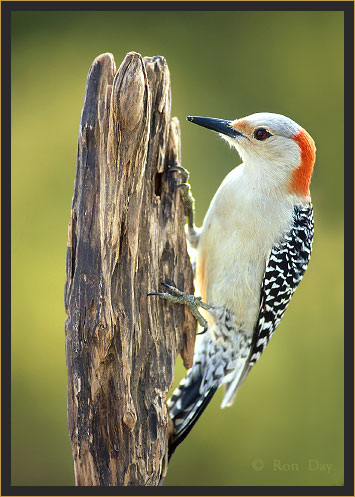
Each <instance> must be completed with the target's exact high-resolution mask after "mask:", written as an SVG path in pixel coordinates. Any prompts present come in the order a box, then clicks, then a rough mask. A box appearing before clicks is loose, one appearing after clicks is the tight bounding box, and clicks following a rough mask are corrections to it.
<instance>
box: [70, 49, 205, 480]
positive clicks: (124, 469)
mask: <svg viewBox="0 0 355 497" xmlns="http://www.w3.org/2000/svg"><path fill="white" fill-rule="evenodd" d="M170 95H171V93H170V79H169V70H168V67H167V64H166V62H165V60H164V58H163V57H152V58H150V57H145V58H142V57H141V56H140V55H139V54H137V53H129V54H127V56H126V57H125V59H124V61H123V63H122V64H121V66H120V68H119V70H118V71H117V72H116V68H115V63H114V59H113V56H112V55H111V54H103V55H100V56H99V57H97V58H96V59H95V61H94V62H93V64H92V66H91V69H90V72H89V75H88V79H87V85H86V92H85V100H84V106H83V110H82V115H81V123H80V129H79V143H78V157H77V171H76V178H75V185H74V196H73V201H72V210H71V217H70V222H69V233H68V248H67V264H66V283H65V308H66V312H67V315H68V317H67V320H66V324H65V330H66V354H67V370H68V423H69V435H70V439H71V443H72V449H73V457H74V468H75V479H76V484H77V485H149V486H154V485H158V484H159V482H160V480H161V479H162V478H163V477H164V475H165V474H166V469H167V449H168V437H169V433H170V431H171V425H169V415H168V411H167V408H166V404H165V399H166V395H167V393H168V391H169V389H170V387H171V384H172V381H173V376H174V366H175V360H176V356H177V354H178V353H179V352H180V353H181V354H182V356H183V359H184V363H185V366H186V367H190V366H191V363H192V354H193V342H194V334H195V330H196V322H195V320H194V318H193V316H192V315H191V314H190V311H189V310H188V309H186V308H185V307H183V306H181V305H175V306H174V305H171V304H170V303H168V302H166V301H163V300H161V299H158V298H156V297H148V296H147V293H148V292H149V291H154V290H158V289H160V288H161V287H160V282H162V281H167V282H170V283H172V284H175V285H176V286H177V287H178V288H180V289H184V290H185V291H186V292H188V293H193V276H192V269H191V264H190V260H189V257H188V254H187V250H186V240H185V233H184V213H183V205H182V201H181V196H180V192H179V191H175V189H174V188H175V186H176V184H177V182H178V180H179V178H178V176H177V175H178V173H176V172H169V166H171V165H173V164H176V163H179V162H180V134H179V123H178V120H177V119H176V118H173V119H171V118H170V107H171V96H170Z"/></svg>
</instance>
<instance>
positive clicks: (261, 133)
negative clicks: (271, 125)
mask: <svg viewBox="0 0 355 497" xmlns="http://www.w3.org/2000/svg"><path fill="white" fill-rule="evenodd" d="M269 136H271V133H269V132H268V130H267V129H264V128H258V129H256V130H255V131H254V138H256V139H257V140H266V138H269Z"/></svg>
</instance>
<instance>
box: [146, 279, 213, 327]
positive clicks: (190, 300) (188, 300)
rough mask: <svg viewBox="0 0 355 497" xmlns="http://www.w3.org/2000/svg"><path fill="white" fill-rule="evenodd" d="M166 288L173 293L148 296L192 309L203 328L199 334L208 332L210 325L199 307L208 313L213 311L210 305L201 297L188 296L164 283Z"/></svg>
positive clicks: (154, 293)
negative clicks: (155, 296)
mask: <svg viewBox="0 0 355 497" xmlns="http://www.w3.org/2000/svg"><path fill="white" fill-rule="evenodd" d="M162 285H164V286H165V287H166V288H168V289H169V290H170V292H171V293H164V292H151V293H148V295H158V296H159V297H161V298H163V299H166V300H168V301H169V302H172V303H173V304H185V305H187V306H189V307H190V309H191V311H192V314H193V315H194V316H195V318H196V320H197V321H198V322H199V324H200V325H201V326H202V328H203V331H202V332H201V333H198V335H201V334H203V333H205V332H206V331H207V328H208V323H207V321H206V319H205V318H204V317H203V316H202V314H201V313H200V311H199V310H198V308H199V307H201V308H202V309H205V310H206V311H208V310H211V309H213V307H212V306H211V305H209V304H206V303H205V302H202V300H201V297H195V296H194V295H188V294H186V293H184V292H182V291H181V290H179V289H178V288H176V287H174V286H172V285H168V284H167V283H162Z"/></svg>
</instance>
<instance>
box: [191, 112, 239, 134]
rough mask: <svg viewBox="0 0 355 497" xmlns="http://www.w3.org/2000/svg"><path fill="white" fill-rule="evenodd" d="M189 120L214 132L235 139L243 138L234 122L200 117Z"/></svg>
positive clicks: (192, 117)
mask: <svg viewBox="0 0 355 497" xmlns="http://www.w3.org/2000/svg"><path fill="white" fill-rule="evenodd" d="M187 120H188V121H191V122H192V123H195V124H198V125H199V126H203V127H204V128H208V129H212V131H217V133H222V134H223V135H227V136H230V137H231V138H235V137H236V136H243V135H242V133H239V131H237V130H236V129H235V128H233V126H232V121H226V120H225V119H216V118H214V117H199V116H187Z"/></svg>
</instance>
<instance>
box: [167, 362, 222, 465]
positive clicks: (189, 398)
mask: <svg viewBox="0 0 355 497" xmlns="http://www.w3.org/2000/svg"><path fill="white" fill-rule="evenodd" d="M203 383H204V377H203V374H202V371H201V364H200V363H195V364H194V365H193V367H192V368H191V369H190V370H189V371H188V373H187V375H186V377H185V378H184V379H183V380H182V381H181V383H180V385H179V386H178V388H177V389H176V390H175V391H174V393H173V395H172V397H171V398H170V399H169V401H168V408H169V414H170V417H171V419H172V421H173V423H174V426H175V434H174V437H173V439H172V441H171V442H170V445H169V459H170V457H171V456H172V454H173V453H174V451H175V449H176V447H177V446H178V445H179V444H180V443H181V442H182V441H183V440H184V439H185V437H186V436H187V435H188V434H189V433H190V431H191V429H192V428H193V426H194V424H195V423H196V421H197V420H198V419H199V417H200V416H201V414H202V413H203V411H204V409H205V408H206V407H207V405H208V403H209V402H210V400H211V399H212V397H213V395H214V393H215V392H216V390H217V388H218V386H219V383H218V382H215V383H212V384H211V385H209V386H208V387H207V388H206V385H205V386H204V385H203Z"/></svg>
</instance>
